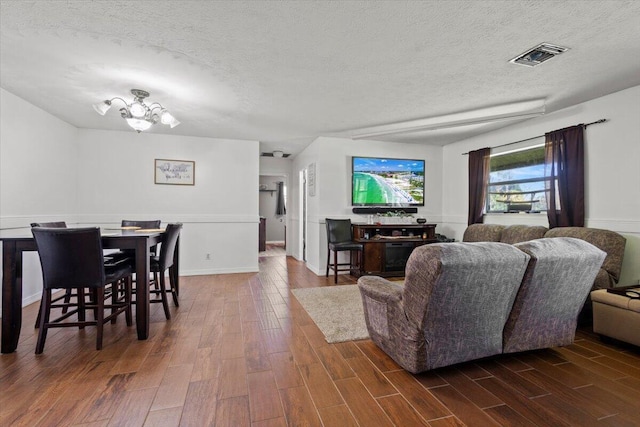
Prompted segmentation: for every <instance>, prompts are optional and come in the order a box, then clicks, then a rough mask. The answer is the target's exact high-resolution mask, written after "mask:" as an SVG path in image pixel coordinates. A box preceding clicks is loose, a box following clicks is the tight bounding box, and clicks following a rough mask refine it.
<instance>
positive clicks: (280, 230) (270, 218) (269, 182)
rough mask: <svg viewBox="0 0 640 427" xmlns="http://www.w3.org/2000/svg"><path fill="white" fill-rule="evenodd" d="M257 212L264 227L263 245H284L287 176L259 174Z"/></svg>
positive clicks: (283, 246)
mask: <svg viewBox="0 0 640 427" xmlns="http://www.w3.org/2000/svg"><path fill="white" fill-rule="evenodd" d="M259 179H260V181H259V203H258V212H259V215H260V220H261V225H262V227H264V235H263V236H262V238H264V240H265V242H264V243H265V245H266V246H267V247H269V246H271V247H272V248H273V247H274V246H275V247H280V248H282V249H283V250H284V248H285V247H286V230H287V220H286V219H287V217H286V204H287V177H286V176H285V175H260V178H259Z"/></svg>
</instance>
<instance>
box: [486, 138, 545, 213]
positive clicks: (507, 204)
mask: <svg viewBox="0 0 640 427" xmlns="http://www.w3.org/2000/svg"><path fill="white" fill-rule="evenodd" d="M487 185H488V187H487V201H486V207H487V212H523V211H524V212H540V211H546V210H547V202H546V199H545V178H544V146H536V147H530V148H526V149H523V150H518V151H512V152H508V153H501V154H495V155H492V156H491V160H490V173H489V182H488V184H487Z"/></svg>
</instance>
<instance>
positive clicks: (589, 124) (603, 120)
mask: <svg viewBox="0 0 640 427" xmlns="http://www.w3.org/2000/svg"><path fill="white" fill-rule="evenodd" d="M606 121H607V119H600V120H596V121H595V122H591V123H587V124H586V125H584V127H587V126H591V125H595V124H598V123H604V122H606ZM543 136H544V135H538V136H532V137H531V138H526V139H521V140H520V141H513V142H508V143H506V144H502V145H496V146H495V147H489V148H499V147H506V146H508V145H513V144H518V143H520V142H525V141H531V140H532V139H536V138H542V137H543ZM462 155H463V156H467V155H469V152H466V153H462Z"/></svg>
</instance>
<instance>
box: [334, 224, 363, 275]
mask: <svg viewBox="0 0 640 427" xmlns="http://www.w3.org/2000/svg"><path fill="white" fill-rule="evenodd" d="M325 222H326V225H327V271H326V275H325V277H329V269H330V268H331V269H332V270H333V273H334V275H333V276H334V278H333V282H334V283H338V272H339V271H351V270H352V269H353V265H352V263H351V255H352V254H353V252H356V253H357V254H358V255H357V256H358V257H359V259H360V260H362V251H363V245H362V243H357V242H354V241H353V239H352V235H351V220H350V219H329V218H326V219H325ZM331 251H333V264H332V263H331V262H330V260H331ZM344 251H348V252H349V262H343V263H339V262H338V253H339V252H344ZM358 264H362V262H361V261H360V262H359V263H358ZM345 267H346V268H345Z"/></svg>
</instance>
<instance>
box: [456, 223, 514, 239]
mask: <svg viewBox="0 0 640 427" xmlns="http://www.w3.org/2000/svg"><path fill="white" fill-rule="evenodd" d="M503 229H504V225H497V224H471V225H470V226H468V227H467V229H466V230H465V231H464V235H463V236H462V241H463V242H499V241H500V236H501V235H502V230H503Z"/></svg>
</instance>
